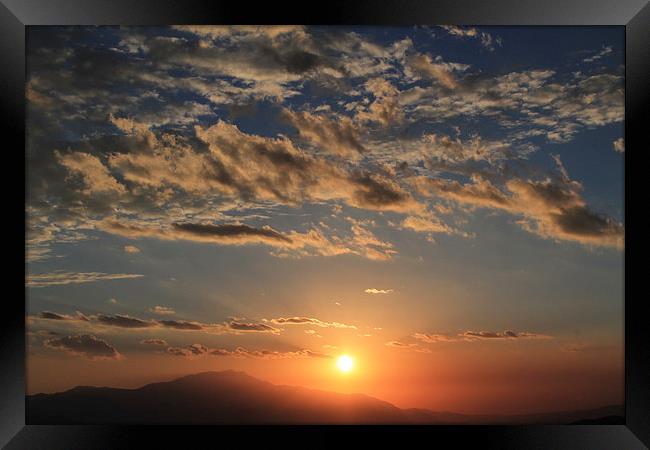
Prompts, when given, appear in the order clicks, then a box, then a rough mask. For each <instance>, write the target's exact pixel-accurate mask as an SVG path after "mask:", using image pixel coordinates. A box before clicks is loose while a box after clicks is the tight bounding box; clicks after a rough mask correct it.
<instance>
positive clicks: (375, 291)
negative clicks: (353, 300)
mask: <svg viewBox="0 0 650 450" xmlns="http://www.w3.org/2000/svg"><path fill="white" fill-rule="evenodd" d="M363 292H365V293H366V294H392V293H393V290H392V289H376V288H368V289H366V290H365V291H363Z"/></svg>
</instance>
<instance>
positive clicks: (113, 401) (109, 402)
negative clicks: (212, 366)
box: [26, 371, 622, 425]
mask: <svg viewBox="0 0 650 450" xmlns="http://www.w3.org/2000/svg"><path fill="white" fill-rule="evenodd" d="M26 402H27V403H26V406H27V422H28V423H29V424H184V425H189V424H192V425H197V424H355V423H356V424H470V423H510V424H515V423H572V422H576V421H580V420H593V419H598V418H602V417H607V416H617V415H622V407H606V408H600V409H598V410H593V411H573V412H559V413H551V414H537V415H527V416H487V415H482V416H474V415H463V414H455V413H449V412H434V411H429V410H425V409H401V408H398V407H396V406H394V405H392V404H390V403H388V402H384V401H381V400H378V399H375V398H372V397H369V396H366V395H361V394H339V393H334V392H326V391H318V390H313V389H306V388H302V387H293V386H277V385H273V384H271V383H267V382H265V381H262V380H259V379H257V378H253V377H251V376H249V375H247V374H245V373H243V372H235V371H225V372H205V373H199V374H196V375H189V376H185V377H182V378H178V379H176V380H172V381H167V382H162V383H152V384H148V385H146V386H143V387H141V388H138V389H117V388H107V387H88V386H79V387H76V388H74V389H71V390H69V391H65V392H60V393H55V394H36V395H31V396H27V398H26Z"/></svg>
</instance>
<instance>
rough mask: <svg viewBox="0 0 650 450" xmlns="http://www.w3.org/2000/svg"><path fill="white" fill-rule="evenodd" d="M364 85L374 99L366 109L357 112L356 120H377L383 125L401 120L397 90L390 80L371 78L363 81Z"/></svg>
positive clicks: (401, 114)
mask: <svg viewBox="0 0 650 450" xmlns="http://www.w3.org/2000/svg"><path fill="white" fill-rule="evenodd" d="M364 87H365V90H366V91H367V92H369V93H371V94H372V95H373V96H374V98H375V99H374V101H373V102H372V103H371V104H370V106H368V108H367V110H362V111H359V112H358V113H357V116H356V118H357V119H358V120H360V121H362V122H363V121H370V122H378V123H379V124H381V125H383V126H384V127H387V126H389V125H393V124H395V123H399V122H401V121H402V119H403V112H402V109H401V108H400V105H399V91H398V90H397V88H395V87H394V86H393V85H392V84H391V83H390V81H388V80H386V79H384V78H381V77H377V78H372V79H370V80H368V81H367V82H366V83H365V86H364Z"/></svg>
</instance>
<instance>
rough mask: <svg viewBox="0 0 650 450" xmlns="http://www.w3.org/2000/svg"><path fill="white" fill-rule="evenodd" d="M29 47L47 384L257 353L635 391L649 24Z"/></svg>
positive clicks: (480, 394)
mask: <svg viewBox="0 0 650 450" xmlns="http://www.w3.org/2000/svg"><path fill="white" fill-rule="evenodd" d="M27 46H28V67H27V70H28V81H27V84H26V97H27V100H28V108H27V149H26V152H27V153H26V160H27V178H28V180H27V191H28V199H27V204H26V209H27V211H26V212H27V220H28V229H27V241H26V258H27V279H26V286H27V305H26V311H27V317H26V322H27V330H28V336H27V340H28V356H27V369H28V377H27V384H28V385H27V388H28V393H36V392H54V391H60V390H64V389H69V388H71V387H74V386H76V385H102V386H122V387H136V386H140V385H142V384H145V383H147V382H150V381H159V380H165V379H170V378H172V377H174V376H178V375H184V374H189V373H196V372H200V371H206V370H226V369H235V370H243V371H246V372H247V373H249V374H251V375H253V376H256V377H258V378H261V379H264V380H267V381H270V382H273V383H276V384H289V385H298V386H305V387H311V388H317V389H325V390H331V391H337V392H360V393H364V394H367V395H371V396H374V397H377V398H380V399H382V400H386V401H389V402H391V403H394V404H395V405H397V406H400V407H422V408H429V409H432V410H436V411H440V410H445V411H455V412H462V413H484V414H514V413H533V412H542V411H553V410H570V409H582V408H585V409H586V408H596V407H600V406H603V405H610V404H621V403H622V402H623V388H624V380H623V269H624V268H623V249H624V235H625V233H624V223H623V216H624V202H623V200H624V192H623V188H624V172H623V165H624V154H625V145H624V140H623V123H624V122H623V121H624V94H623V93H624V29H623V28H622V27H456V26H445V27H440V26H431V27H380V28H377V27H355V28H348V27H345V28H343V27H302V26H281V27H275V26H274V27H256V26H238V27H219V26H178V27H149V28H134V27H122V28H116V27H98V28H97V27H93V28H81V27H74V28H62V27H29V28H28V40H27ZM343 354H346V355H349V356H350V357H351V358H352V359H353V360H354V367H353V369H352V370H350V371H349V372H347V373H343V372H342V371H340V370H338V369H337V365H336V359H337V358H338V357H339V356H340V355H343Z"/></svg>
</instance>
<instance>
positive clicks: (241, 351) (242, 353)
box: [210, 347, 331, 359]
mask: <svg viewBox="0 0 650 450" xmlns="http://www.w3.org/2000/svg"><path fill="white" fill-rule="evenodd" d="M210 354H211V355H213V356H230V357H245V358H257V359H287V358H331V356H330V355H329V354H327V353H321V352H317V351H314V350H309V349H300V350H296V351H288V352H279V351H274V350H250V349H246V348H244V347H237V348H236V349H235V350H228V349H224V348H217V349H212V350H210Z"/></svg>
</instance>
